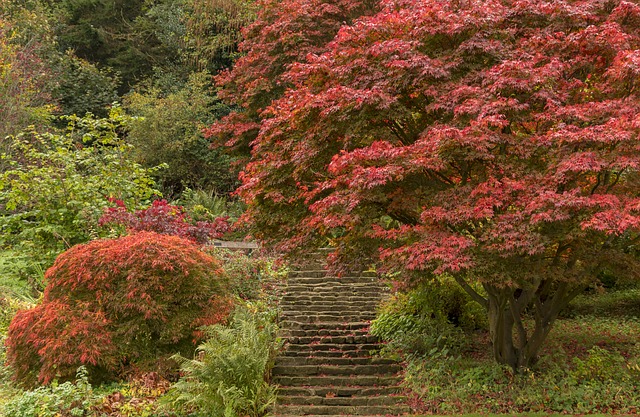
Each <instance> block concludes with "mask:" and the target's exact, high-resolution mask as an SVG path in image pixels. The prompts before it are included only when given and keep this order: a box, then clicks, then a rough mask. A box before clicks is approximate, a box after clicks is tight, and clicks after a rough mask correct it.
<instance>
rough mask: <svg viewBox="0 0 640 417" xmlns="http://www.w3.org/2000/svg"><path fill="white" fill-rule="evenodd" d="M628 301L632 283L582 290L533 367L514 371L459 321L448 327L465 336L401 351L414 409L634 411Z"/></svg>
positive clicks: (634, 321)
mask: <svg viewBox="0 0 640 417" xmlns="http://www.w3.org/2000/svg"><path fill="white" fill-rule="evenodd" d="M407 297H408V298H411V297H415V294H413V295H409V296H407ZM395 303H396V305H395V307H394V308H395V309H396V310H400V311H405V313H406V312H407V308H406V306H404V307H403V306H402V305H400V306H399V305H397V303H398V298H396V301H395ZM629 305H635V306H637V305H640V292H638V290H637V289H625V290H624V291H611V292H610V293H605V294H603V293H592V294H585V295H582V296H580V297H579V298H578V299H577V300H576V303H575V305H573V306H572V307H571V308H569V309H568V311H567V312H565V314H564V316H563V318H561V319H560V320H558V321H557V323H556V326H555V328H554V329H553V330H552V333H551V334H550V336H549V339H548V341H547V345H546V348H545V349H544V351H543V352H542V354H541V357H540V361H539V363H538V364H537V366H536V368H535V369H526V370H524V372H522V373H520V374H515V373H514V372H513V371H512V370H511V368H509V367H504V366H500V365H498V364H496V363H495V361H494V360H493V359H492V358H491V357H490V355H489V350H488V349H487V346H488V343H489V339H488V335H487V332H486V331H484V330H477V329H476V330H474V331H469V330H468V329H467V331H463V330H462V329H460V328H458V329H457V330H456V331H457V332H458V333H454V334H457V335H460V334H461V333H463V334H464V336H465V340H466V343H465V344H454V345H451V344H449V346H448V347H449V349H442V348H440V349H437V348H438V347H439V346H438V345H437V344H433V345H432V348H431V349H429V350H425V349H423V350H413V351H410V352H406V351H405V352H404V354H403V357H404V358H405V359H406V360H407V369H406V374H405V384H406V386H407V387H408V388H409V389H410V390H412V391H413V393H414V395H415V398H416V399H415V404H414V405H415V407H416V409H417V410H420V412H424V413H426V414H432V413H433V414H459V413H469V412H476V413H482V414H485V413H511V414H513V413H534V412H541V413H562V414H580V415H582V414H593V413H604V414H606V415H615V414H619V415H637V414H638V413H640V389H638V388H639V383H640V337H639V336H638V335H640V319H639V318H638V316H637V314H636V310H635V309H634V308H628V306H629ZM387 308H388V307H387ZM409 310H410V309H409ZM383 314H384V313H383ZM413 320H417V321H419V322H420V323H419V324H420V325H421V326H422V327H423V328H430V329H431V330H432V331H434V332H437V331H441V330H440V329H439V328H438V327H437V326H431V327H429V326H430V324H429V323H431V322H433V320H434V318H433V316H428V319H425V318H422V319H421V318H420V316H419V315H418V316H416V315H414V316H413ZM374 324H375V323H374ZM441 324H442V323H440V325H441ZM449 324H450V325H452V324H451V323H449ZM454 327H455V326H454ZM448 331H449V333H442V334H445V335H446V334H450V333H451V332H452V330H451V329H449V330H448ZM406 338H407V335H406V333H405V334H404V335H403V337H401V338H396V339H395V340H394V341H393V343H392V344H391V346H396V347H397V346H400V347H407V346H409V345H410V344H409V342H407V340H406ZM422 338H423V340H424V336H422ZM429 340H433V341H437V338H433V337H432V338H431V339H429ZM398 342H401V343H400V344H399V345H398ZM451 346H454V347H455V348H450V347H451ZM396 352H397V350H396ZM525 415H527V414H525Z"/></svg>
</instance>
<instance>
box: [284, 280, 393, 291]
mask: <svg viewBox="0 0 640 417" xmlns="http://www.w3.org/2000/svg"><path fill="white" fill-rule="evenodd" d="M283 289H284V291H286V292H287V293H292V292H294V291H303V292H304V291H313V292H317V291H328V292H332V291H365V292H366V291H369V292H372V293H376V294H378V293H382V292H385V291H387V288H386V287H384V286H382V285H375V284H373V283H370V282H358V283H353V284H342V283H339V282H337V283H336V282H319V283H315V284H311V283H299V284H295V283H294V284H289V285H287V286H286V287H284V288H283Z"/></svg>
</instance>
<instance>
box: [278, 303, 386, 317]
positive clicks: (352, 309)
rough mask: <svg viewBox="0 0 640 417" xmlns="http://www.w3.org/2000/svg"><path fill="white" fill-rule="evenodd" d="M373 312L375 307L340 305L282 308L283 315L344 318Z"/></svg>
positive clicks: (286, 306) (291, 305)
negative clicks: (327, 315) (322, 315)
mask: <svg viewBox="0 0 640 417" xmlns="http://www.w3.org/2000/svg"><path fill="white" fill-rule="evenodd" d="M372 310H375V307H367V306H366V305H365V306H358V305H352V306H340V305H307V306H305V305H296V304H290V305H284V306H282V312H281V315H282V314H284V313H287V314H293V313H297V314H303V315H304V314H318V313H323V314H338V313H339V314H341V315H343V316H345V315H346V316H348V315H352V314H354V313H355V314H365V313H366V314H369V315H370V314H373V313H372Z"/></svg>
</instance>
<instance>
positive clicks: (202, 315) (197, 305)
mask: <svg viewBox="0 0 640 417" xmlns="http://www.w3.org/2000/svg"><path fill="white" fill-rule="evenodd" d="M45 279H46V280H47V288H46V289H45V293H44V298H43V301H42V304H40V305H39V306H37V307H35V308H34V309H31V310H27V311H21V312H19V313H18V314H17V315H16V317H15V318H14V320H13V321H12V322H11V326H10V328H9V334H8V338H7V347H8V351H7V361H8V363H9V364H10V365H11V366H12V367H13V368H14V369H15V377H16V380H17V381H19V382H21V383H23V384H25V385H33V384H35V382H36V380H39V381H40V382H43V383H47V382H49V381H51V380H52V379H54V378H61V379H67V378H73V376H74V375H75V371H76V369H77V367H78V366H80V365H87V366H89V367H91V368H92V369H97V370H100V372H101V373H104V374H106V375H107V376H114V375H117V374H118V373H119V372H121V371H123V370H124V369H125V368H126V367H127V366H130V365H132V364H139V363H143V362H145V361H153V360H154V359H156V358H157V357H159V356H161V355H163V354H166V353H175V351H177V350H179V349H183V348H186V349H193V341H194V337H195V338H196V339H197V335H198V334H197V333H196V332H197V328H198V326H200V325H203V324H212V323H219V322H222V321H224V320H225V319H226V317H227V314H228V312H229V311H230V308H231V304H232V303H231V301H230V300H228V299H227V298H226V297H224V296H223V294H224V289H225V287H226V283H225V282H224V279H223V278H222V271H221V269H220V267H219V263H218V261H216V260H215V259H214V258H212V257H211V256H210V255H207V254H205V253H204V252H202V251H200V250H199V249H198V246H196V245H194V244H193V243H191V242H189V241H188V240H185V239H181V238H179V237H175V236H166V235H161V234H157V233H152V232H140V233H136V234H133V235H130V236H125V237H121V238H118V239H104V240H96V241H93V242H90V243H87V244H84V245H78V246H75V247H73V248H71V249H70V250H68V251H67V252H64V253H63V254H61V255H60V256H59V257H58V258H57V259H56V262H55V263H54V265H53V266H52V267H51V268H49V270H47V272H46V275H45Z"/></svg>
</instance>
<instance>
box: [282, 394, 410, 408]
mask: <svg viewBox="0 0 640 417" xmlns="http://www.w3.org/2000/svg"><path fill="white" fill-rule="evenodd" d="M406 400H407V397H404V396H391V395H385V396H377V397H373V396H372V397H368V396H364V397H358V396H356V397H337V396H332V395H331V393H329V394H328V395H327V396H323V397H321V396H290V395H283V396H279V397H278V402H277V403H278V404H282V405H329V406H352V407H366V406H378V405H396V404H402V403H404V402H406Z"/></svg>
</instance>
